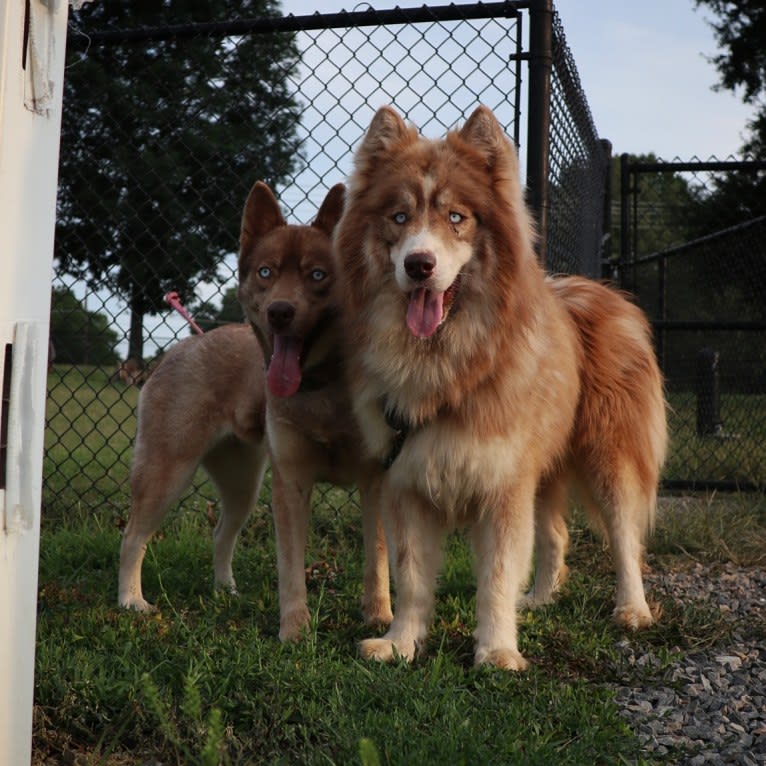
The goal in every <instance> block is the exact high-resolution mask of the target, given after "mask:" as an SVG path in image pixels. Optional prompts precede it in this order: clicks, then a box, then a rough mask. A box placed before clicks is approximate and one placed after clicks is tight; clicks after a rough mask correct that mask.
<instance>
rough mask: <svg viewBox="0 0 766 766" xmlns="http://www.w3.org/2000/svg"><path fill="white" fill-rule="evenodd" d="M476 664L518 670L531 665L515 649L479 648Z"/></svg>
mask: <svg viewBox="0 0 766 766" xmlns="http://www.w3.org/2000/svg"><path fill="white" fill-rule="evenodd" d="M474 664H475V665H477V666H479V665H491V666H492V667H495V668H500V669H501V670H516V671H519V670H526V669H527V668H528V667H529V663H528V662H527V661H526V660H525V659H524V658H523V657H522V656H521V654H520V653H519V652H518V651H516V650H515V649H477V650H476V656H475V659H474Z"/></svg>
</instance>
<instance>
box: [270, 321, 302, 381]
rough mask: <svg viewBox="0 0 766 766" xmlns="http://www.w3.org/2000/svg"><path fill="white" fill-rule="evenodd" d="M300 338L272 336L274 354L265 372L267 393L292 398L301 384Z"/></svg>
mask: <svg viewBox="0 0 766 766" xmlns="http://www.w3.org/2000/svg"><path fill="white" fill-rule="evenodd" d="M302 347H303V341H302V340H301V339H300V338H290V337H287V336H285V335H275V336H274V354H273V355H272V357H271V362H270V363H269V369H268V371H267V372H266V381H267V383H268V385H269V391H271V393H272V394H274V396H292V395H293V394H294V393H295V392H296V391H297V390H298V387H299V386H300V384H301V365H300V358H301V348H302Z"/></svg>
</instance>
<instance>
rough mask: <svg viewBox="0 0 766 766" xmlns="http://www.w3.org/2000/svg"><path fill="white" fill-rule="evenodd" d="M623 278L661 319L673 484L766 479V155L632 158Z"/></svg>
mask: <svg viewBox="0 0 766 766" xmlns="http://www.w3.org/2000/svg"><path fill="white" fill-rule="evenodd" d="M622 164H623V172H622V180H623V184H624V188H623V190H622V229H621V232H620V236H621V243H620V244H621V253H622V263H621V269H620V271H621V281H622V284H623V286H625V287H626V288H627V289H630V290H631V291H632V292H634V293H635V294H636V296H637V298H638V301H639V303H640V305H641V306H642V307H643V308H644V310H645V311H646V312H647V313H648V314H649V316H650V318H651V319H652V321H653V323H654V327H655V337H656V344H657V354H658V357H659V359H660V363H661V365H662V368H663V371H664V373H665V376H666V381H667V383H666V385H667V393H668V399H669V402H670V405H671V407H670V432H671V438H672V449H671V452H670V455H671V457H670V460H669V462H668V465H667V468H666V470H665V483H666V485H667V486H670V487H685V488H688V487H692V488H693V487H700V488H704V487H708V488H715V487H720V488H724V489H729V488H743V489H748V488H761V489H763V488H764V487H766V451H765V450H764V447H763V445H764V443H765V442H764V438H766V287H765V286H764V285H766V236H765V235H766V217H765V216H764V214H763V213H764V211H766V194H765V192H766V163H765V162H754V161H753V162H747V161H731V160H730V161H726V162H717V161H709V162H701V161H692V162H688V163H687V162H661V161H660V162H655V161H648V162H644V161H637V160H631V159H630V158H628V157H623V158H622Z"/></svg>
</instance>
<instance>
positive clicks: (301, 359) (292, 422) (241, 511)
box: [119, 182, 392, 640]
mask: <svg viewBox="0 0 766 766" xmlns="http://www.w3.org/2000/svg"><path fill="white" fill-rule="evenodd" d="M343 192H344V190H343V187H342V186H340V185H339V186H336V187H334V188H333V189H332V190H331V191H330V192H329V193H328V195H327V197H326V199H325V201H324V202H323V204H322V206H321V208H320V210H319V213H318V214H317V218H316V220H315V221H314V223H313V224H312V225H311V226H298V225H287V224H286V222H285V220H284V218H283V217H282V214H281V212H280V210H279V205H278V203H277V201H276V199H275V198H274V195H273V194H272V193H271V191H270V189H269V188H268V186H266V185H265V184H263V183H261V182H258V183H256V184H255V186H254V187H253V189H252V191H251V193H250V196H249V197H248V200H247V203H246V206H245V211H244V215H243V219H242V231H241V237H240V258H239V272H240V281H241V285H240V297H241V300H242V303H243V308H244V309H245V312H246V314H247V317H248V320H249V321H250V323H251V325H252V328H253V330H254V331H255V332H253V330H251V329H250V328H249V327H247V326H246V325H230V326H226V327H221V328H219V329H216V330H213V331H212V332H210V333H207V334H206V335H201V336H194V337H190V338H186V339H184V340H183V341H181V342H180V343H179V344H178V345H177V346H175V347H174V348H173V349H171V350H170V351H169V352H168V353H167V354H166V355H165V357H164V358H163V359H162V362H161V364H160V365H159V366H158V367H157V369H156V371H155V372H154V373H153V375H152V377H151V378H150V379H149V381H148V382H147V384H146V386H145V387H144V388H143V390H142V392H141V397H140V400H139V415H138V432H137V436H136V445H135V450H134V457H133V467H132V470H131V489H132V495H133V496H132V504H131V515H130V520H129V522H128V525H127V527H126V529H125V535H124V538H123V542H122V549H121V553H120V584H119V602H120V604H121V605H123V606H125V607H129V608H134V609H137V610H140V611H145V610H147V609H150V608H151V607H150V605H149V604H148V603H147V602H146V601H145V600H144V598H143V594H142V590H141V563H142V561H143V557H144V552H145V549H146V544H147V542H148V540H149V539H150V537H151V536H152V534H153V533H154V532H155V531H156V530H157V529H158V528H159V526H160V524H161V523H162V521H163V519H164V518H165V516H166V514H167V512H168V510H169V508H170V506H171V505H172V504H173V503H174V502H175V501H176V500H177V499H178V497H179V496H180V495H181V493H182V492H183V491H184V490H185V489H186V487H188V485H189V483H190V481H191V478H192V476H193V474H194V472H195V470H196V469H197V467H198V466H199V465H200V464H201V465H202V466H203V467H205V468H206V470H207V471H208V473H209V474H210V476H211V478H212V479H213V481H214V483H215V484H216V486H217V488H218V490H219V492H220V494H221V498H222V506H223V507H222V513H221V518H220V520H219V522H218V525H217V527H216V530H215V533H214V570H215V582H216V585H218V586H220V587H224V588H228V589H230V590H232V591H233V590H234V589H235V581H234V577H233V575H232V568H231V561H232V555H233V551H234V545H235V543H236V539H237V535H238V534H239V531H240V529H241V528H242V526H243V524H244V523H245V520H246V519H247V516H248V515H249V513H250V511H251V510H252V508H253V507H254V505H255V503H256V501H257V498H258V493H259V489H260V484H261V479H262V476H263V472H264V469H265V467H266V464H267V459H270V460H271V465H272V506H273V513H274V522H275V528H276V538H277V560H278V570H279V590H280V615H281V616H280V632H279V635H280V638H281V639H282V640H289V639H296V638H298V637H299V635H300V632H301V630H302V629H303V628H304V627H305V625H306V624H307V623H308V619H309V613H308V608H307V605H306V585H305V571H304V557H305V548H306V540H307V533H308V520H309V514H310V498H311V492H312V489H313V486H314V484H315V483H316V482H317V481H332V482H335V483H357V484H358V486H359V489H360V494H361V496H362V510H363V532H364V540H365V543H364V545H365V572H364V597H363V612H364V617H365V620H366V621H367V622H368V623H373V624H374V623H379V624H387V623H388V622H390V621H391V619H392V616H391V608H390V596H389V587H388V562H387V558H386V549H385V543H384V541H383V535H382V531H381V530H380V525H379V522H378V507H377V483H378V473H379V471H378V468H377V466H375V465H374V464H370V463H363V462H362V461H360V459H359V454H358V443H359V438H360V437H359V434H358V432H357V431H356V427H355V424H354V421H353V419H352V416H351V412H350V405H349V401H348V394H347V391H346V388H345V384H344V381H343V378H342V370H341V366H340V356H339V353H338V347H339V336H338V321H339V317H338V302H337V299H336V295H335V288H334V286H333V285H334V272H335V269H334V265H333V262H332V255H331V235H332V231H333V229H334V227H335V224H336V223H337V221H338V219H339V217H340V214H341V210H342V207H343ZM266 360H268V362H266Z"/></svg>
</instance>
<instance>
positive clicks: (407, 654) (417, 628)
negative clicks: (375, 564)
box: [359, 482, 444, 662]
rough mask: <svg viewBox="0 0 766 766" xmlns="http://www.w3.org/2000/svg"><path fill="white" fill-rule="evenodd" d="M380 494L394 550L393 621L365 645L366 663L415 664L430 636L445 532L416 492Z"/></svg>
mask: <svg viewBox="0 0 766 766" xmlns="http://www.w3.org/2000/svg"><path fill="white" fill-rule="evenodd" d="M387 484H388V482H384V491H383V492H382V493H381V501H382V503H383V506H382V513H383V518H384V521H385V524H386V532H387V537H388V543H389V545H390V546H393V551H392V553H393V568H394V577H395V581H396V598H397V602H396V612H395V614H394V621H393V622H392V623H391V626H390V628H389V629H388V632H387V633H386V634H385V635H384V636H383V637H382V638H370V639H367V640H365V641H362V642H361V644H360V647H359V648H360V652H361V654H362V656H363V657H365V658H367V659H376V660H382V661H384V662H390V661H391V660H393V659H395V658H396V657H404V658H405V659H407V660H412V659H413V658H414V656H415V652H416V649H417V648H418V645H419V644H420V643H421V642H422V641H423V639H424V638H425V637H426V632H427V630H428V623H429V621H430V619H431V614H432V612H433V604H434V591H435V590H436V577H437V575H438V573H439V569H440V568H441V560H442V546H443V541H444V530H443V528H442V526H441V524H440V523H439V521H438V518H437V517H436V515H435V514H434V513H433V510H432V509H431V508H430V507H429V506H428V505H427V504H426V503H425V502H423V501H422V500H421V499H420V498H419V497H418V496H417V495H416V494H415V493H412V492H397V491H393V492H389V491H385V488H386V487H387Z"/></svg>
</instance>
